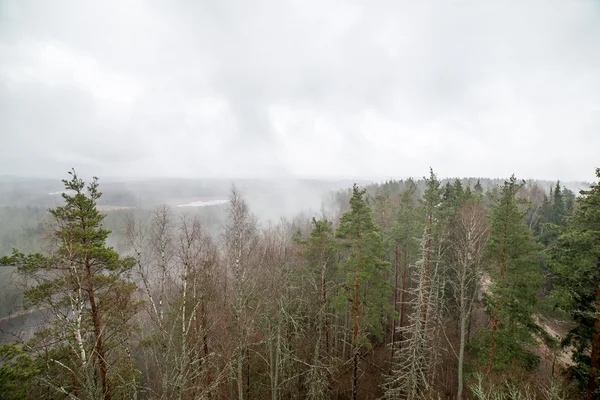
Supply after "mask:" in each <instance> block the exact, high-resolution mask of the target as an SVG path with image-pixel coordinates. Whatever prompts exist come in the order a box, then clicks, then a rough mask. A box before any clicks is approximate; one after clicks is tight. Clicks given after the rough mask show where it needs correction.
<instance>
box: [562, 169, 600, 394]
mask: <svg viewBox="0 0 600 400" xmlns="http://www.w3.org/2000/svg"><path fill="white" fill-rule="evenodd" d="M596 178H597V179H599V180H600V168H599V169H597V170H596ZM577 206H578V207H577V209H576V211H575V213H574V215H573V217H572V219H571V221H570V224H569V227H568V230H567V232H565V233H564V234H562V235H561V236H560V237H559V238H558V239H557V241H556V243H555V245H554V247H553V249H552V260H553V269H554V271H555V273H556V274H557V275H558V279H557V280H556V284H555V285H556V290H555V293H554V294H555V296H556V298H558V299H559V300H560V303H559V304H560V305H561V307H562V308H564V309H566V310H567V311H569V312H570V313H571V315H572V316H573V319H574V320H575V322H576V323H577V326H576V327H575V328H573V329H572V330H571V331H570V332H569V334H568V336H567V337H566V339H565V341H564V343H563V344H564V345H565V346H566V345H571V346H573V347H574V349H575V350H574V352H573V361H575V365H574V366H573V367H571V368H570V373H571V376H573V377H574V378H576V379H578V380H579V382H580V383H581V384H582V386H583V385H585V386H586V387H587V398H588V399H590V400H591V399H597V398H598V396H600V390H599V389H598V381H599V380H600V181H599V182H598V183H595V184H593V185H592V186H591V187H590V189H588V190H582V191H581V192H580V197H578V198H577Z"/></svg>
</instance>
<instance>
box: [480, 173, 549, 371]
mask: <svg viewBox="0 0 600 400" xmlns="http://www.w3.org/2000/svg"><path fill="white" fill-rule="evenodd" d="M521 186H522V184H520V183H518V182H517V179H516V178H515V176H514V175H513V176H512V177H511V178H510V179H509V180H508V181H506V182H505V183H504V185H503V186H501V187H499V191H498V193H499V194H498V196H497V197H496V198H495V199H494V205H493V207H492V210H491V218H490V237H489V240H488V243H487V246H486V253H487V257H488V262H489V268H490V270H489V274H490V280H491V285H490V288H489V292H490V293H489V296H488V308H489V310H490V312H491V316H492V323H491V327H490V329H486V330H484V331H483V332H482V333H483V338H484V340H483V342H484V343H486V345H484V346H483V351H482V353H483V354H484V356H485V357H486V358H487V371H488V372H490V371H492V369H503V368H505V367H506V366H507V365H508V364H510V363H511V362H513V361H516V360H518V361H522V362H523V363H524V364H522V365H524V366H527V365H531V362H533V361H535V357H534V355H533V353H531V351H530V350H531V348H532V347H534V346H535V345H536V341H535V338H534V336H533V333H534V332H536V331H538V327H537V325H536V323H535V322H534V319H533V315H532V314H533V311H534V307H535V305H536V296H537V293H538V290H539V285H540V283H541V274H540V272H539V252H538V250H537V246H536V243H535V242H534V239H533V233H532V231H531V230H530V229H529V227H528V226H527V224H526V223H525V220H524V217H525V214H526V211H523V210H522V207H524V205H523V201H522V199H519V198H518V197H517V192H518V191H519V189H520V188H521Z"/></svg>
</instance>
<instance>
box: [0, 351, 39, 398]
mask: <svg viewBox="0 0 600 400" xmlns="http://www.w3.org/2000/svg"><path fill="white" fill-rule="evenodd" d="M40 372H41V368H40V366H39V365H38V363H36V362H35V361H34V360H33V359H32V358H30V357H29V356H28V355H27V354H26V353H25V351H24V350H23V346H22V345H19V344H5V345H3V346H1V347H0V399H2V400H4V399H7V400H8V399H13V400H19V399H26V398H27V395H28V393H30V391H31V387H32V381H33V379H34V378H35V377H36V376H38V375H39V374H40Z"/></svg>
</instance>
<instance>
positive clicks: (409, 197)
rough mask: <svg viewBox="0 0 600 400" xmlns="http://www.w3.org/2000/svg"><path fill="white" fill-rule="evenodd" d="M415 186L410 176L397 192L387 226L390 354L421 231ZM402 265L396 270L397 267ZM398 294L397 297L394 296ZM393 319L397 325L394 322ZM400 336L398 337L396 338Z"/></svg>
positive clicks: (403, 315) (403, 314)
mask: <svg viewBox="0 0 600 400" xmlns="http://www.w3.org/2000/svg"><path fill="white" fill-rule="evenodd" d="M416 190H417V187H416V185H415V183H414V182H413V181H412V180H410V181H408V183H407V186H406V188H405V189H404V191H403V192H402V194H401V197H400V204H399V207H398V212H397V217H396V221H395V223H394V225H393V227H392V230H391V238H392V241H393V245H394V281H393V286H394V289H393V304H394V311H397V310H398V308H399V311H398V315H394V319H393V321H392V335H391V353H392V357H393V355H394V349H395V345H396V341H397V339H398V338H397V337H396V336H397V335H396V333H397V330H398V328H400V329H401V328H402V326H403V324H404V322H405V320H406V308H407V304H406V302H407V298H406V296H407V289H408V286H407V285H408V278H409V273H410V271H409V265H411V264H414V262H415V261H416V260H415V257H417V256H418V253H419V243H420V240H419V236H420V235H421V234H422V231H423V227H422V223H421V221H420V219H419V215H418V210H417V208H416V207H415V201H414V194H415V192H416ZM400 265H402V270H401V272H400V270H399V267H400ZM399 279H400V282H401V283H400V289H398V280H399ZM398 295H400V298H399V299H398ZM396 320H397V321H398V325H396ZM401 340H402V338H400V341H401Z"/></svg>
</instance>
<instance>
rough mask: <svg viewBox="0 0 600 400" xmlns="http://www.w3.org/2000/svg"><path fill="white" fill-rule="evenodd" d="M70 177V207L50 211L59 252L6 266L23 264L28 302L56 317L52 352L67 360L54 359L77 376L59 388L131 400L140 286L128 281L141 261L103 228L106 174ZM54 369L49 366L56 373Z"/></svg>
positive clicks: (66, 197)
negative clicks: (112, 243)
mask: <svg viewBox="0 0 600 400" xmlns="http://www.w3.org/2000/svg"><path fill="white" fill-rule="evenodd" d="M69 174H70V175H71V179H70V180H68V181H67V180H63V183H64V185H65V189H66V192H65V193H63V195H62V197H63V199H64V202H65V204H64V205H62V206H59V207H56V208H54V209H51V210H50V215H51V217H52V222H51V225H50V226H49V228H50V230H51V236H52V242H51V243H50V246H51V248H52V251H51V253H50V254H48V255H42V254H30V255H25V254H22V253H19V252H18V251H16V250H15V251H14V253H13V256H12V257H10V258H5V259H4V260H2V261H0V264H13V265H18V273H19V275H20V276H21V277H22V278H23V279H24V281H25V282H26V284H25V285H26V290H25V299H26V301H27V303H28V304H29V305H30V306H32V307H35V308H38V309H42V310H46V311H48V312H50V313H51V314H52V317H51V319H52V330H51V331H52V334H53V336H54V337H55V339H56V340H55V341H54V345H53V346H52V348H51V350H52V353H53V354H59V352H60V354H62V355H63V356H62V358H58V357H57V358H56V359H54V358H53V359H52V360H51V364H56V365H60V366H61V367H62V373H63V374H67V375H70V376H71V377H72V379H71V385H70V387H68V388H67V387H65V386H64V385H53V384H52V383H51V382H60V380H58V379H57V380H55V379H56V376H54V377H47V379H45V381H46V382H48V383H49V384H50V385H51V386H54V387H53V389H55V390H57V391H58V392H61V393H63V394H65V395H70V396H75V397H78V396H81V397H84V398H104V399H105V400H110V399H111V397H113V395H115V396H114V397H129V394H126V393H131V392H135V390H136V387H135V386H136V372H135V370H134V366H133V363H132V361H131V358H130V357H129V354H130V348H129V347H128V345H129V343H130V342H129V340H128V338H129V336H130V335H131V333H132V328H131V327H130V325H129V321H130V319H131V317H132V316H133V315H134V314H135V312H136V311H137V308H138V304H137V302H136V301H135V300H134V298H133V292H134V290H135V285H134V284H133V283H129V282H127V280H126V279H125V278H126V277H127V274H128V271H129V270H130V269H131V267H132V266H133V265H134V260H133V259H131V258H120V257H119V255H118V254H117V252H116V251H114V250H113V249H112V248H110V247H107V246H106V239H107V237H108V235H109V233H110V231H108V230H106V229H104V228H103V227H102V221H103V219H104V217H105V216H104V215H103V214H101V213H100V212H99V211H98V209H97V208H96V202H97V201H98V199H99V198H100V197H101V196H102V193H101V192H100V191H99V190H98V179H97V178H94V179H93V181H92V183H91V184H89V185H87V186H86V184H85V182H84V181H83V180H82V179H80V178H79V177H78V176H77V174H76V173H75V171H74V170H73V171H72V172H69ZM48 371H49V370H48Z"/></svg>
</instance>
